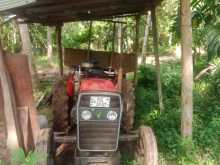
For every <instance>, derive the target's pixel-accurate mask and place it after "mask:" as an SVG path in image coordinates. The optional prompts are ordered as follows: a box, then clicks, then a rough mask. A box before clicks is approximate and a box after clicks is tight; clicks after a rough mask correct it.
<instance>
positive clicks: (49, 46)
mask: <svg viewBox="0 0 220 165" xmlns="http://www.w3.org/2000/svg"><path fill="white" fill-rule="evenodd" d="M52 54H53V47H52V28H51V27H49V26H48V27H47V58H48V60H49V61H50V62H51V60H52V59H51V58H52Z"/></svg>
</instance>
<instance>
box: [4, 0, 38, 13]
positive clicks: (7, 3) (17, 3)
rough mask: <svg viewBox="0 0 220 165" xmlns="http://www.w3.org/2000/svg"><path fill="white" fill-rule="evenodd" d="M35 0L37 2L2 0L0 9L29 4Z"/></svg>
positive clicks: (31, 0) (29, 0) (30, 0)
mask: <svg viewBox="0 0 220 165" xmlns="http://www.w3.org/2000/svg"><path fill="white" fill-rule="evenodd" d="M33 2H36V0H25V1H24V0H1V1H0V3H1V5H0V11H4V10H9V9H13V8H16V7H20V6H24V5H28V4H30V3H33Z"/></svg>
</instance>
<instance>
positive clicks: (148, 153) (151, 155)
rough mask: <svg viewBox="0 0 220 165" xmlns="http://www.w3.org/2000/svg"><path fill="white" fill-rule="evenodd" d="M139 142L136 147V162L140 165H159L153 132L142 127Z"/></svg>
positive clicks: (148, 128)
mask: <svg viewBox="0 0 220 165" xmlns="http://www.w3.org/2000/svg"><path fill="white" fill-rule="evenodd" d="M139 136H140V138H139V141H138V143H137V147H136V153H135V157H136V161H137V163H138V164H139V165H158V150H157V142H156V138H155V136H154V133H153V130H152V129H151V128H150V127H146V126H142V127H140V129H139Z"/></svg>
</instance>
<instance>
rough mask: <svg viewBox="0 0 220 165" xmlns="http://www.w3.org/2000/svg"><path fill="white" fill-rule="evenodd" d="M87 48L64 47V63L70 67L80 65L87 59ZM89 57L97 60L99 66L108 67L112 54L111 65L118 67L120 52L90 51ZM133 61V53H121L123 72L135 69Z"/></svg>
mask: <svg viewBox="0 0 220 165" xmlns="http://www.w3.org/2000/svg"><path fill="white" fill-rule="evenodd" d="M87 54H88V51H87V50H82V49H71V48H65V49H64V64H65V65H66V66H68V67H72V66H73V65H80V64H81V63H82V62H85V61H87ZM90 54H91V59H92V60H97V61H98V62H99V66H101V67H106V68H107V67H109V66H110V63H111V55H112V67H113V68H114V69H119V67H120V66H119V65H120V63H119V61H120V54H119V53H111V52H104V51H90ZM135 61H136V57H135V55H134V54H125V53H124V54H122V68H123V72H124V73H128V72H134V71H135Z"/></svg>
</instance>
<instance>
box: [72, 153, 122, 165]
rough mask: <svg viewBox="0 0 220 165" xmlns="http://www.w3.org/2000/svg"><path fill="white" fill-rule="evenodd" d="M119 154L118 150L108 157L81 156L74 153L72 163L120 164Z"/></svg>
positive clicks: (78, 164) (94, 164) (92, 164)
mask: <svg viewBox="0 0 220 165" xmlns="http://www.w3.org/2000/svg"><path fill="white" fill-rule="evenodd" d="M120 159H121V155H120V152H116V153H114V154H113V155H111V156H109V157H104V156H92V157H83V156H78V155H77V154H76V155H75V160H74V165H120Z"/></svg>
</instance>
